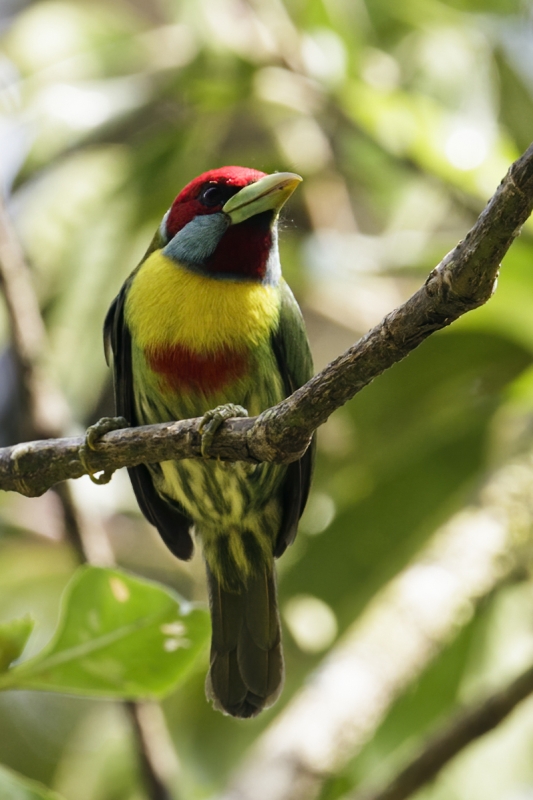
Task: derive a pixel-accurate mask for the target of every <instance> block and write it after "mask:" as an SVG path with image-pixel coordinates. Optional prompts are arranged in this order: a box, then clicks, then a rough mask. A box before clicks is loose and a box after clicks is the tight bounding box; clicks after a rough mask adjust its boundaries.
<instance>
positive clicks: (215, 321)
mask: <svg viewBox="0 0 533 800" xmlns="http://www.w3.org/2000/svg"><path fill="white" fill-rule="evenodd" d="M300 180H301V178H300V177H299V176H298V175H294V174H292V173H275V174H273V175H265V174H264V173H262V172H258V171H257V170H253V169H245V168H243V167H222V168H221V169H215V170H212V171H211V172H206V173H204V174H203V175H200V176H199V177H198V178H196V179H195V180H194V181H192V182H191V183H190V184H189V185H188V186H186V187H185V189H183V190H182V191H181V192H180V194H179V195H178V196H177V198H176V199H175V201H174V203H173V204H172V206H171V208H170V209H169V211H168V212H167V214H165V216H164V217H163V220H162V222H161V225H160V226H159V229H158V230H157V232H156V234H155V236H154V239H153V241H152V244H151V245H150V247H149V249H148V252H147V253H146V255H145V257H144V259H143V260H142V262H141V263H140V264H139V266H138V267H137V269H136V270H134V272H133V273H132V274H131V275H130V277H129V278H128V280H127V281H126V283H125V284H124V286H123V287H122V289H121V291H120V293H119V295H118V297H117V298H116V299H115V301H114V302H113V304H112V306H111V308H110V310H109V313H108V315H107V318H106V322H105V341H106V352H107V354H108V355H109V354H110V352H112V354H113V368H114V378H115V401H116V411H117V414H120V415H121V416H123V417H125V418H126V419H127V420H128V421H129V422H130V424H132V425H144V424H151V423H156V422H165V421H169V420H174V419H184V418H188V417H198V416H202V415H203V422H202V427H203V436H202V454H203V455H204V456H205V455H209V445H210V442H211V440H212V437H213V435H214V434H215V432H216V429H217V427H218V426H219V425H220V424H221V422H222V421H223V420H224V419H227V418H228V417H231V416H236V415H237V414H245V413H246V412H248V413H249V414H250V415H255V414H259V413H260V412H262V411H264V410H265V409H267V408H269V407H271V406H273V405H275V404H276V403H278V402H279V401H280V400H282V399H283V398H284V397H286V396H287V395H289V394H291V393H292V392H293V391H294V390H295V389H297V388H298V387H299V386H301V385H302V384H303V383H305V382H306V381H307V380H309V378H310V377H311V375H312V361H311V354H310V351H309V344H308V341H307V336H306V333H305V327H304V323H303V320H302V316H301V313H300V309H299V308H298V305H297V303H296V301H295V299H294V297H293V296H292V293H291V290H290V289H289V287H288V286H287V284H286V283H285V282H284V280H283V278H282V277H281V265H280V260H279V254H278V243H277V238H278V227H277V225H278V215H279V211H280V209H281V207H282V206H283V204H284V203H285V201H286V200H287V199H288V198H289V196H290V195H291V194H292V192H293V191H294V189H295V188H296V186H297V185H298V183H299V182H300ZM122 425H123V423H121V426H122ZM93 430H94V429H93ZM92 435H93V433H91V436H92ZM87 444H88V445H89V446H90V440H88V442H87ZM312 464H313V446H311V447H310V448H309V450H308V452H307V453H306V454H305V455H304V456H303V457H302V458H301V459H300V460H298V461H296V462H294V463H293V464H289V465H288V466H287V465H282V464H267V463H264V464H257V465H249V464H242V463H237V464H232V465H224V464H219V463H218V462H217V461H216V460H204V461H198V460H195V461H193V460H182V461H166V462H163V463H162V464H150V465H147V466H144V465H140V466H137V467H134V468H132V469H130V470H129V473H130V477H131V481H132V484H133V488H134V490H135V494H136V496H137V500H138V502H139V506H140V508H141V511H142V512H143V514H144V515H145V517H146V518H147V519H148V521H149V522H151V523H152V525H155V527H156V528H157V529H158V531H159V533H160V534H161V536H162V538H163V540H164V541H165V543H166V545H167V546H168V547H169V548H170V550H171V551H172V552H173V553H174V555H176V556H177V557H178V558H182V559H188V558H190V557H191V555H192V551H193V541H192V537H191V532H190V530H191V527H192V526H193V525H194V528H195V532H196V536H197V538H198V539H199V540H200V541H201V543H202V548H203V554H204V558H205V562H206V569H207V580H208V587H209V597H210V605H211V617H212V625H213V636H212V641H211V669H210V672H209V675H208V680H207V693H208V696H209V697H210V698H211V699H212V700H213V701H214V705H215V707H216V708H218V709H220V710H222V711H224V712H225V713H228V714H232V715H234V716H236V717H251V716H255V715H256V714H258V713H259V712H260V711H261V710H262V709H263V708H267V707H268V706H270V705H272V703H273V702H275V700H276V699H277V697H278V696H279V693H280V692H281V689H282V685H283V656H282V649H281V634H280V624H279V614H278V608H277V597H276V578H275V570H274V558H276V557H278V556H280V555H281V554H282V553H283V552H284V550H285V549H286V547H287V546H288V545H289V544H291V543H292V542H293V541H294V537H295V536H296V530H297V526H298V520H299V518H300V516H301V514H302V511H303V509H304V506H305V503H306V500H307V495H308V491H309V483H310V480H311V472H312Z"/></svg>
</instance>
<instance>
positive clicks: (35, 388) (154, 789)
mask: <svg viewBox="0 0 533 800" xmlns="http://www.w3.org/2000/svg"><path fill="white" fill-rule="evenodd" d="M0 288H1V289H2V292H3V294H4V298H5V302H6V307H7V311H8V317H9V322H10V330H11V338H12V346H13V350H14V353H15V356H16V359H17V364H18V368H19V374H20V376H21V379H22V394H23V404H24V408H23V411H24V412H25V416H26V424H25V426H24V427H25V431H27V433H28V435H29V436H30V437H36V436H44V437H52V436H57V435H59V434H60V433H61V427H62V425H64V424H65V422H66V418H67V413H66V408H67V406H66V401H65V399H64V398H63V397H62V395H61V393H60V392H59V390H58V389H57V388H56V387H53V386H52V385H51V384H50V383H49V382H48V380H47V379H46V378H45V376H44V374H43V371H42V368H41V363H42V359H43V355H44V354H45V352H46V349H47V337H46V331H45V327H44V323H43V320H42V317H41V312H40V309H39V304H38V301H37V297H36V295H35V291H34V288H33V283H32V279H31V273H30V270H29V268H28V265H27V263H26V261H25V259H24V255H23V252H22V248H21V246H20V244H19V242H18V239H17V237H16V235H15V232H14V229H13V227H12V225H11V222H10V220H9V217H8V215H7V213H6V209H5V207H4V204H3V202H2V200H1V198H0ZM60 441H64V440H60ZM18 447H23V445H18ZM25 486H26V483H25V478H21V483H20V488H21V489H22V490H23V491H22V492H21V493H22V494H27V492H26V491H24V487H25ZM50 486H51V484H50ZM46 488H49V487H46ZM43 491H44V490H43ZM55 491H56V494H57V496H58V497H59V500H60V503H61V509H62V513H63V524H64V530H65V536H66V538H67V540H68V541H69V542H70V543H71V545H72V546H73V548H74V549H75V551H76V553H77V555H78V558H79V560H80V561H81V562H88V563H94V561H95V558H94V554H95V548H94V546H93V543H92V537H91V536H90V534H89V531H88V526H87V525H85V524H84V520H83V514H82V512H81V510H80V509H79V508H78V507H77V504H76V502H75V500H74V498H73V496H72V492H71V490H70V486H69V485H68V484H66V483H63V484H60V485H59V486H57V487H56V489H55ZM106 555H107V561H108V562H109V561H110V560H112V553H111V549H110V548H109V546H107V548H106ZM98 562H99V563H101V559H98ZM124 707H125V709H126V711H127V713H128V715H129V717H130V720H131V723H132V731H133V733H134V736H135V739H136V742H137V751H138V758H139V764H140V767H141V773H142V777H143V780H144V781H145V784H146V787H147V791H148V792H149V797H150V800H172V799H173V794H172V793H171V791H170V789H169V788H168V785H167V779H166V776H165V775H162V773H161V768H160V764H159V763H158V761H157V757H156V755H155V754H156V753H157V751H158V750H159V749H161V742H163V744H164V745H165V746H166V748H167V749H168V743H167V741H166V740H167V739H168V733H167V732H166V730H165V731H163V723H160V725H159V728H158V729H157V730H156V729H155V727H154V726H153V725H151V726H150V725H148V724H147V718H146V715H143V706H142V704H137V703H128V704H124Z"/></svg>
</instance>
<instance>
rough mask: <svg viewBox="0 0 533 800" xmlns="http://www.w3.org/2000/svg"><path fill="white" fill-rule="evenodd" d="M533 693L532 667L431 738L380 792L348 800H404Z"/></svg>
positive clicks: (351, 796)
mask: <svg viewBox="0 0 533 800" xmlns="http://www.w3.org/2000/svg"><path fill="white" fill-rule="evenodd" d="M532 693H533V666H531V667H529V669H527V670H526V671H525V672H523V673H522V674H521V675H519V677H518V678H516V679H515V680H514V681H512V682H511V683H510V684H508V685H507V686H505V687H504V688H503V689H500V691H498V692H495V693H494V694H493V695H491V696H489V697H487V698H486V699H485V700H483V701H482V702H480V703H476V704H475V705H473V706H471V707H470V708H467V709H466V710H464V711H463V712H462V713H460V714H459V715H458V716H457V717H456V718H455V719H453V720H452V721H451V722H449V723H448V724H447V725H446V726H445V727H443V729H442V730H440V731H437V733H436V734H435V735H434V736H432V737H431V738H430V739H429V740H428V742H427V743H426V744H425V746H424V747H423V748H422V750H421V751H420V752H419V753H418V754H417V755H416V756H415V757H414V758H413V760H412V761H411V762H410V763H409V764H408V765H407V766H406V767H404V768H403V769H402V770H401V771H400V772H399V773H398V774H397V775H396V776H395V777H394V778H393V779H392V781H391V782H390V783H389V784H388V785H387V786H386V787H385V788H383V789H379V790H376V791H358V792H355V794H351V795H350V800H405V798H407V797H410V796H411V795H412V794H414V793H415V792H416V791H418V789H420V788H421V787H422V786H424V784H426V783H428V782H429V781H431V780H433V778H434V777H435V776H436V775H437V774H438V772H440V770H441V769H442V768H443V767H444V766H445V765H446V764H447V763H448V762H449V761H450V760H451V759H452V758H453V757H454V756H456V755H457V754H458V753H460V752H461V750H464V748H465V747H467V746H468V745H469V744H471V742H473V741H474V740H475V739H478V738H479V737H480V736H484V735H485V734H486V733H488V732H489V731H492V730H493V729H494V728H496V726H497V725H499V724H500V722H501V721H502V720H504V719H505V717H507V716H508V715H509V714H510V713H511V711H513V710H514V709H515V708H516V706H517V705H518V704H519V703H521V702H522V701H523V700H525V699H526V697H528V696H529V695H530V694H532Z"/></svg>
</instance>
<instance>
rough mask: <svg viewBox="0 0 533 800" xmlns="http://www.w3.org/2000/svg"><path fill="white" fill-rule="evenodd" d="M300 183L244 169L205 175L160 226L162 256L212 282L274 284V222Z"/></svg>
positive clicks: (281, 175) (295, 177)
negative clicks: (219, 279) (241, 281)
mask: <svg viewBox="0 0 533 800" xmlns="http://www.w3.org/2000/svg"><path fill="white" fill-rule="evenodd" d="M300 181H301V178H300V176H299V175H295V174H294V173H292V172H276V173H274V174H272V175H265V173H264V172H258V171H257V170H255V169H247V168H245V167H221V168H220V169H214V170H211V171H210V172H204V173H203V174H202V175H200V176H199V177H198V178H195V179H194V180H193V181H191V183H189V184H188V185H187V186H186V187H185V188H184V189H183V190H182V191H181V192H180V193H179V195H178V196H177V197H176V199H175V200H174V202H173V204H172V206H171V207H170V209H169V210H168V211H167V213H166V214H165V216H164V217H163V221H162V222H161V226H160V229H159V237H160V242H161V245H162V250H163V253H164V255H166V256H167V257H168V258H171V259H172V260H174V261H176V262H178V263H179V264H182V265H183V266H184V267H187V268H188V269H191V270H194V271H195V272H200V273H202V274H205V275H210V276H211V277H213V278H225V279H230V280H251V281H264V282H267V283H277V281H278V280H279V277H280V266H279V256H278V246H277V221H278V215H279V211H280V209H281V207H282V206H283V204H284V203H285V201H286V200H287V199H288V198H289V197H290V195H291V194H292V193H293V191H294V190H295V188H296V187H297V185H298V184H299V183H300Z"/></svg>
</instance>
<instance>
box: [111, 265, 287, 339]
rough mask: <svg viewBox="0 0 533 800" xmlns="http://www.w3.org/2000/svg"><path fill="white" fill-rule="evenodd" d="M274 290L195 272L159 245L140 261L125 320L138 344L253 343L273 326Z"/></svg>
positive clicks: (276, 312) (276, 299) (275, 315)
mask: <svg viewBox="0 0 533 800" xmlns="http://www.w3.org/2000/svg"><path fill="white" fill-rule="evenodd" d="M279 302H280V298H279V290H278V288H277V287H275V286H264V285H263V284H259V283H252V282H246V281H231V280H217V279H216V278H210V277H206V276H203V275H198V274H196V273H194V272H191V271H190V270H187V269H185V268H184V267H182V266H180V265H179V264H176V263H175V262H174V261H171V260H170V259H169V258H167V257H166V256H164V255H163V254H162V252H161V251H160V250H156V251H155V252H154V253H152V254H151V255H150V256H149V257H148V258H147V259H146V261H145V262H144V264H143V265H142V266H141V267H140V269H139V271H138V272H137V274H136V275H135V277H134V279H133V282H132V284H131V286H130V289H129V292H128V297H127V301H126V309H125V312H126V322H127V324H128V327H129V328H130V330H131V333H132V336H133V338H134V340H135V342H136V343H137V345H138V346H139V347H141V348H142V349H146V348H149V347H157V346H161V345H167V344H168V345H173V344H178V343H179V344H181V345H184V346H185V347H188V348H189V349H191V350H194V351H196V352H199V353H206V352H216V351H217V350H219V349H220V348H221V347H228V346H229V347H235V348H242V347H253V346H257V345H259V344H261V342H263V341H265V340H266V339H267V338H268V337H269V336H270V334H271V332H272V330H273V329H274V328H275V327H276V325H277V321H278V317H279Z"/></svg>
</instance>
